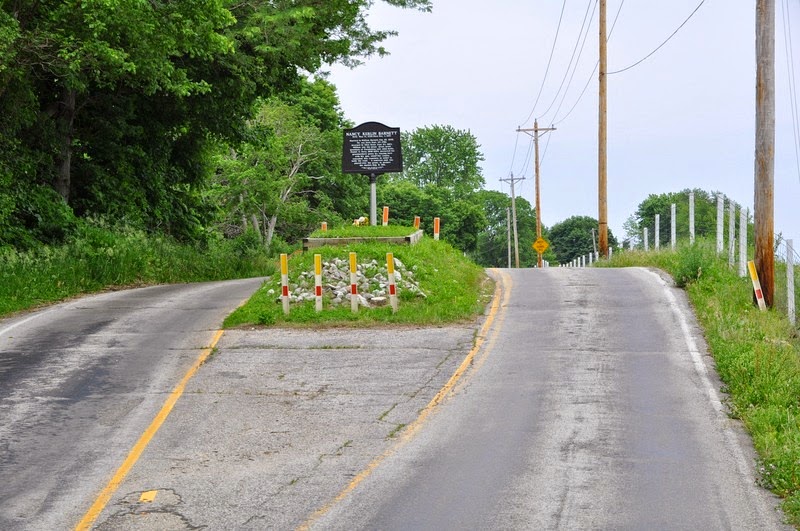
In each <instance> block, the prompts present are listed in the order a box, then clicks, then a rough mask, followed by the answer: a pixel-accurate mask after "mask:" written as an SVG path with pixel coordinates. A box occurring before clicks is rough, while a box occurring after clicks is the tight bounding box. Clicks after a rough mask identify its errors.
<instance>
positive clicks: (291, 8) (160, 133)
mask: <svg viewBox="0 0 800 531" xmlns="http://www.w3.org/2000/svg"><path fill="white" fill-rule="evenodd" d="M385 1H386V2H387V3H389V4H392V5H395V6H398V7H404V8H417V9H421V10H429V9H430V2H429V0H385ZM372 3H373V2H372V1H371V0H330V1H326V2H318V1H316V0H300V1H297V0H278V1H266V0H255V1H253V2H245V3H241V2H231V1H230V0H201V1H199V2H171V3H169V2H168V3H163V2H151V3H149V4H148V3H144V4H143V3H141V2H134V1H131V0H119V1H110V0H101V1H97V2H89V3H86V2H83V3H79V4H76V3H75V2H71V1H68V0H47V1H44V2H24V1H22V0H11V1H9V2H5V3H3V4H2V6H0V96H2V97H1V98H0V128H1V129H0V174H2V175H4V176H11V178H12V182H11V183H10V186H9V188H8V190H7V191H6V190H3V191H2V193H0V195H2V197H0V204H3V205H7V204H9V202H11V203H13V206H11V207H10V208H9V207H7V206H4V207H3V208H4V210H2V212H9V211H10V213H9V214H7V215H6V218H5V219H6V221H7V223H6V225H9V224H10V225H16V226H19V225H23V224H24V221H23V218H24V217H25V214H24V212H25V211H26V210H31V202H32V195H31V193H30V191H31V190H35V189H36V188H37V187H41V186H52V187H53V189H55V190H57V191H58V193H59V194H60V195H61V197H62V198H63V199H64V200H65V201H68V202H69V204H70V205H71V206H73V207H74V208H75V210H76V211H77V212H78V213H79V214H81V215H87V214H94V213H102V214H105V215H107V216H110V217H114V218H118V219H125V220H126V221H127V222H137V223H143V224H147V225H148V226H149V227H151V228H153V229H158V230H169V231H176V232H183V233H186V234H187V235H189V236H191V234H192V233H196V232H197V231H196V229H197V227H198V226H199V225H202V224H203V223H205V222H206V221H207V212H204V210H206V211H207V210H208V207H209V205H207V204H204V203H203V202H202V195H201V194H200V189H201V187H202V185H203V184H204V180H205V178H206V177H207V176H208V172H209V170H210V168H211V164H210V161H211V158H210V154H211V151H212V150H211V148H212V146H213V145H214V144H215V143H217V142H218V141H220V140H224V141H228V142H232V143H234V144H235V143H237V142H239V141H241V140H242V135H243V134H244V133H245V132H246V131H247V127H246V125H245V124H246V121H247V120H249V119H250V118H251V109H252V108H253V105H254V102H255V101H257V100H258V99H259V98H262V99H263V98H269V97H273V96H275V95H279V94H287V93H292V92H294V91H297V90H301V89H302V87H303V80H304V78H305V76H306V75H307V74H308V73H309V72H312V73H313V72H317V71H318V70H319V69H320V68H321V67H322V66H323V65H325V64H332V63H335V62H344V63H347V64H355V63H357V62H358V60H359V58H361V57H365V56H369V55H372V54H382V53H385V50H384V49H383V48H382V47H381V45H380V44H381V42H382V41H383V40H384V39H386V37H388V36H389V35H392V32H387V31H378V30H374V29H372V28H370V27H369V26H368V24H367V20H366V16H365V14H366V12H367V10H368V9H369V7H370V5H372ZM318 127H321V128H322V129H324V128H325V127H326V126H323V125H318ZM5 178H8V177H5ZM34 195H35V196H36V197H45V194H38V193H37V194H34ZM320 201H321V203H320V204H322V203H323V202H324V203H326V204H332V202H333V200H332V198H331V197H330V196H329V197H327V198H324V199H323V198H322V196H320ZM34 218H36V216H34ZM3 226H5V225H3V224H0V229H2V227H3ZM9 232H10V231H6V233H9ZM0 239H3V240H7V239H8V238H6V236H4V235H0Z"/></svg>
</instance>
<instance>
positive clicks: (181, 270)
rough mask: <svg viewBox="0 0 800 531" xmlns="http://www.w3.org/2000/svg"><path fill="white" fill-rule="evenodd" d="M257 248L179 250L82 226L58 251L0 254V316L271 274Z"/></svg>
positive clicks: (232, 244)
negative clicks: (123, 292) (167, 286)
mask: <svg viewBox="0 0 800 531" xmlns="http://www.w3.org/2000/svg"><path fill="white" fill-rule="evenodd" d="M274 271H275V265H274V264H273V261H272V260H271V259H269V258H268V256H267V255H266V253H265V252H264V251H263V250H262V249H261V248H260V246H259V245H258V242H257V241H256V243H255V245H254V244H253V243H252V242H242V241H240V240H239V239H234V240H223V239H218V240H211V241H208V242H205V243H204V244H202V245H201V244H197V245H190V244H182V243H179V242H177V241H175V240H173V239H171V238H168V237H166V236H161V235H149V234H146V233H145V232H143V231H139V230H131V229H125V228H110V227H105V226H103V225H102V224H100V223H88V222H87V223H82V224H81V226H80V227H79V229H78V230H77V234H76V235H75V236H74V237H73V238H72V239H71V240H70V241H69V242H68V243H66V244H64V245H61V246H43V247H40V248H37V249H35V250H32V251H27V252H17V251H15V250H13V249H11V248H3V249H0V315H6V314H9V313H12V312H15V311H19V310H24V309H28V308H32V307H36V306H38V305H42V304H46V303H50V302H55V301H59V300H63V299H65V298H68V297H71V296H74V295H77V294H80V293H88V292H94V291H99V290H102V289H105V288H109V287H124V286H137V285H146V284H159V283H175V282H195V281H207V280H224V279H231V278H243V277H253V276H265V275H270V274H272V273H274Z"/></svg>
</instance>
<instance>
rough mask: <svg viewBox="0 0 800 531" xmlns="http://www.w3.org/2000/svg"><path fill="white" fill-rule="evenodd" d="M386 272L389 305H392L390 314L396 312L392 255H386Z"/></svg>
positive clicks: (395, 285)
mask: <svg viewBox="0 0 800 531" xmlns="http://www.w3.org/2000/svg"><path fill="white" fill-rule="evenodd" d="M386 271H387V276H388V277H389V304H391V305H392V312H396V311H397V284H396V283H395V279H394V254H392V253H386Z"/></svg>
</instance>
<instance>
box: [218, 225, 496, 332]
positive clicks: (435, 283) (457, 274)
mask: <svg viewBox="0 0 800 531" xmlns="http://www.w3.org/2000/svg"><path fill="white" fill-rule="evenodd" d="M376 228H377V227H376ZM350 252H355V253H356V254H357V257H358V263H359V264H362V265H368V264H370V263H371V262H372V261H373V260H375V261H376V262H377V264H378V266H377V267H381V266H384V267H385V264H386V253H388V252H391V253H394V257H395V258H396V259H397V260H400V262H402V264H403V266H404V268H405V269H406V270H407V271H410V272H412V274H413V278H414V280H415V281H416V282H418V283H419V287H420V289H421V291H422V292H423V293H424V294H425V296H424V297H422V296H420V295H418V294H416V293H414V292H412V291H410V290H403V289H402V288H400V289H398V299H399V309H398V311H397V313H392V309H391V307H390V306H388V305H386V306H380V307H372V308H359V311H358V313H353V312H352V311H351V308H350V302H349V301H347V302H346V303H345V304H340V305H339V306H334V305H332V304H331V297H330V295H326V296H325V297H324V306H323V311H322V312H321V313H317V312H316V310H315V303H314V301H313V300H310V301H305V302H300V303H292V305H291V310H290V313H289V315H288V316H287V315H284V314H283V307H282V305H281V301H280V298H279V296H280V293H281V285H280V275H274V276H273V277H272V278H271V279H270V280H269V281H268V282H267V283H265V284H264V286H262V287H261V288H260V289H259V290H258V291H257V292H256V293H255V295H253V297H252V298H251V299H250V300H249V301H248V302H247V304H245V305H244V306H242V307H241V308H239V309H238V310H236V311H235V312H234V313H233V314H231V315H230V316H229V317H228V319H227V320H226V321H225V326H226V327H236V326H245V325H248V326H250V325H293V326H311V327H315V328H316V327H320V326H342V325H345V326H368V325H372V324H384V323H390V324H415V325H437V324H444V323H452V322H458V321H463V320H469V319H473V318H475V316H477V315H479V314H481V313H482V312H483V308H484V306H485V305H486V303H487V302H488V301H489V299H490V298H491V295H492V292H493V286H492V283H491V281H490V280H489V279H488V277H487V276H486V273H485V272H484V270H483V268H481V267H479V266H477V265H475V264H474V263H473V262H471V261H470V260H468V259H466V258H465V257H464V256H463V253H462V252H461V251H459V250H457V249H455V248H454V247H453V246H452V245H450V244H449V243H447V242H444V241H435V240H433V239H431V238H428V237H425V238H423V239H422V240H421V241H420V242H419V243H417V244H416V245H410V246H409V245H392V244H381V243H363V244H358V245H348V246H347V247H337V246H324V247H320V248H318V249H314V250H313V252H307V253H302V254H301V253H298V254H294V255H293V256H291V257H290V259H289V283H290V286H291V287H292V288H294V287H295V286H296V285H297V284H298V283H299V282H300V279H299V276H300V274H301V273H303V272H305V273H307V274H308V273H313V272H314V254H315V253H318V254H320V255H322V260H323V261H324V262H330V261H332V260H336V259H340V260H345V261H346V260H348V256H349V253H350ZM368 267H374V268H377V267H376V266H368ZM329 282H330V279H326V278H324V277H323V283H329Z"/></svg>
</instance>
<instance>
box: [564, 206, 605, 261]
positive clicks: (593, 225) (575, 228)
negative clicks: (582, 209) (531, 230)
mask: <svg viewBox="0 0 800 531" xmlns="http://www.w3.org/2000/svg"><path fill="white" fill-rule="evenodd" d="M598 226H599V224H598V222H597V220H596V219H594V218H592V217H590V216H572V217H570V218H567V219H565V220H564V221H562V222H560V223H556V224H555V225H553V226H552V227H551V228H550V231H549V235H550V245H551V248H552V250H553V252H554V253H555V255H556V258H557V260H558V262H559V263H561V264H568V263H569V262H571V261H572V260H574V259H575V258H578V257H580V256H584V255H587V254H589V253H591V252H594V249H595V243H594V241H593V239H592V230H594V231H595V238H596V234H597V228H598ZM608 244H609V246H616V245H617V239H616V238H615V237H614V234H613V233H612V232H611V230H610V229H609V231H608Z"/></svg>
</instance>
